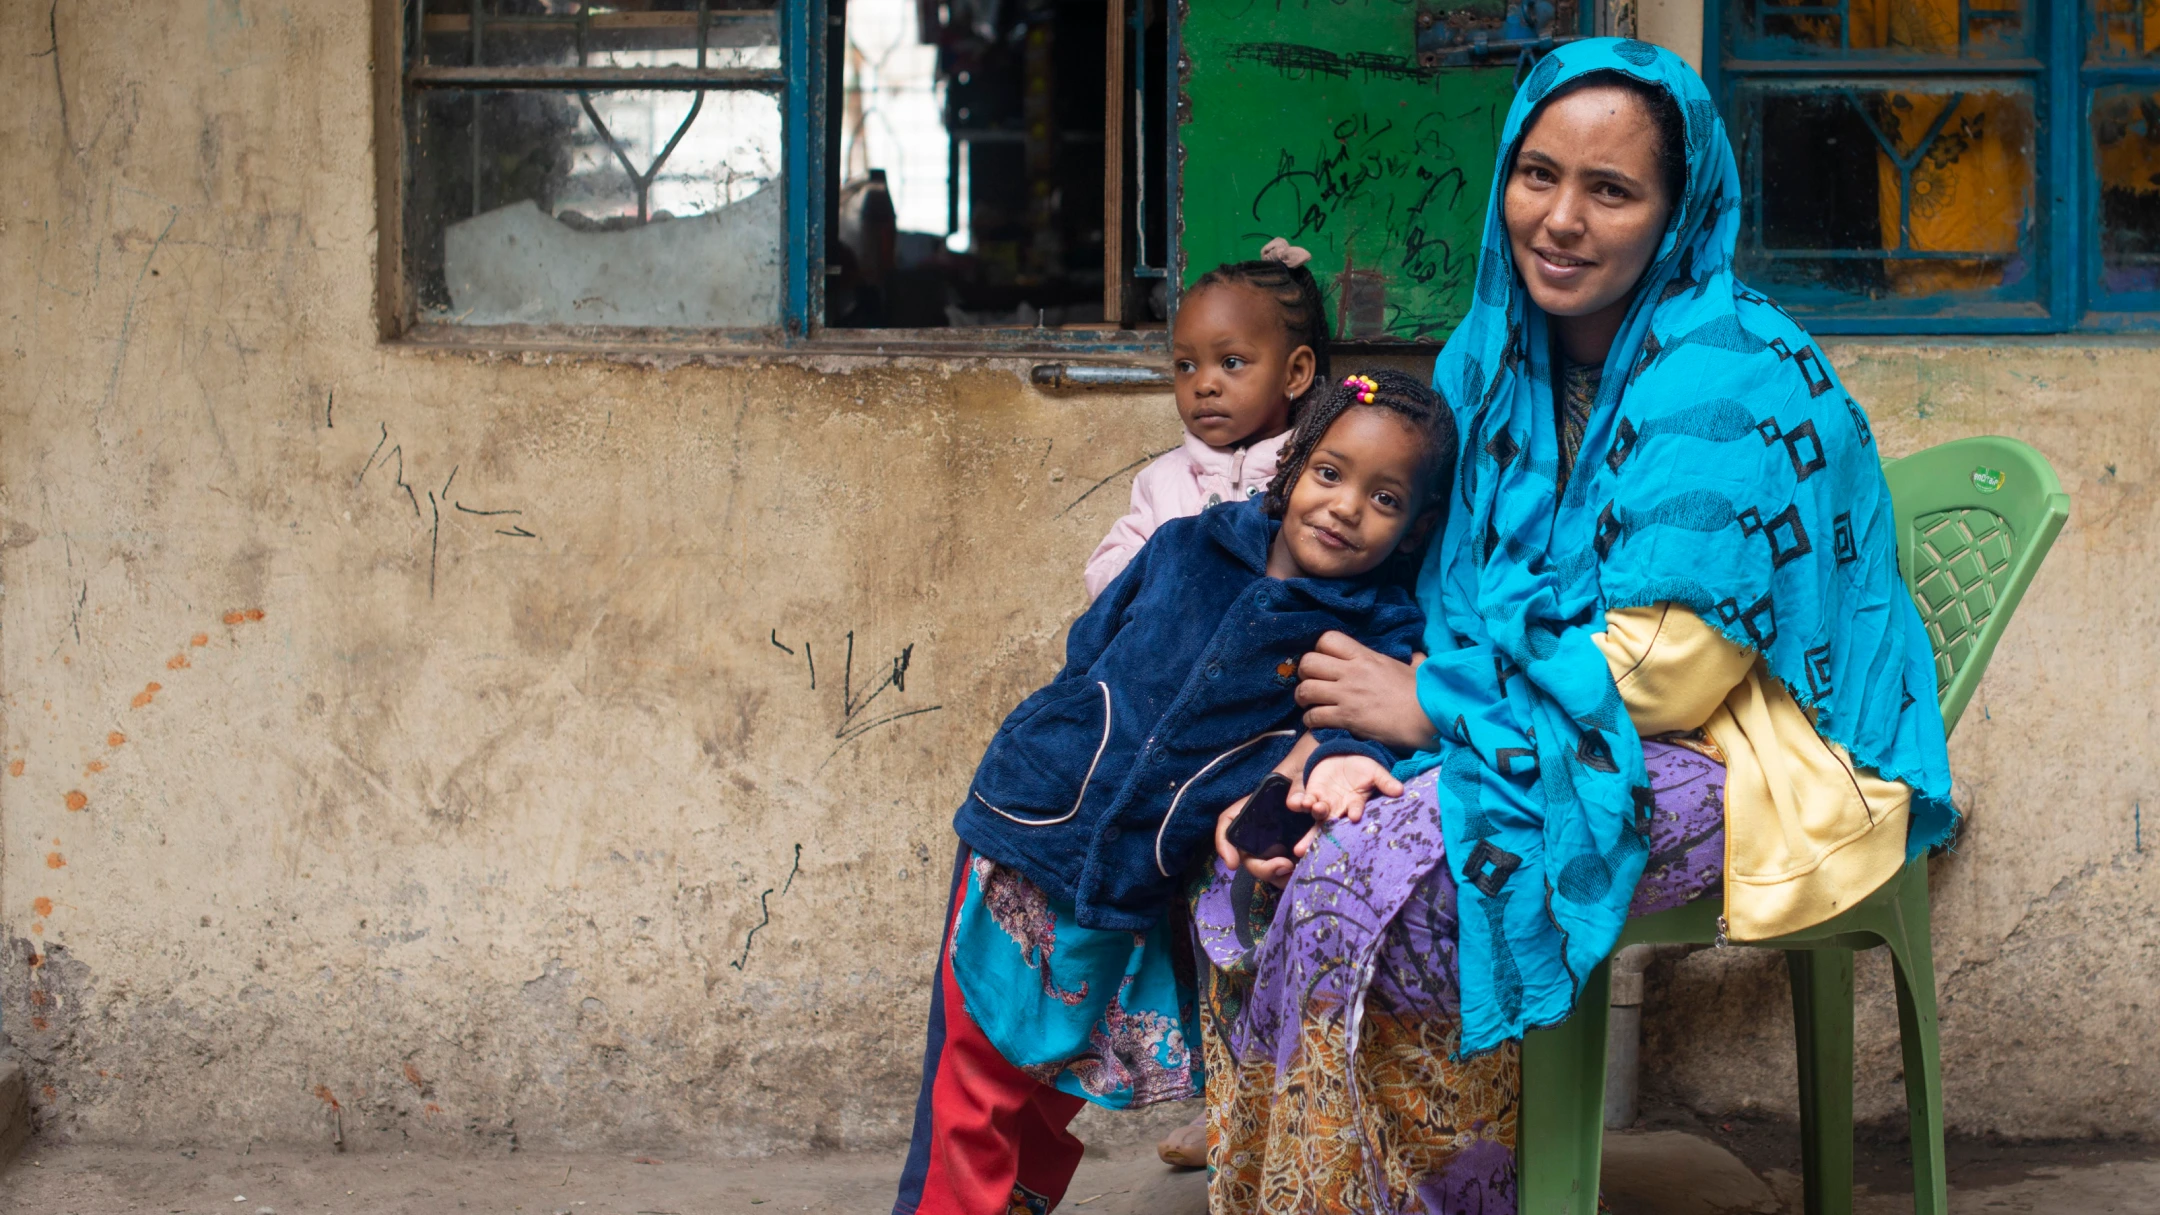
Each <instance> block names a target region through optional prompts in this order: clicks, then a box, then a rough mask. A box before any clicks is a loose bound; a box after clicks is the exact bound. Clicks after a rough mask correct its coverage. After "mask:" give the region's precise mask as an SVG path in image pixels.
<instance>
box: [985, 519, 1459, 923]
mask: <svg viewBox="0 0 2160 1215" xmlns="http://www.w3.org/2000/svg"><path fill="white" fill-rule="evenodd" d="M1280 526H1281V525H1280V524H1278V523H1277V522H1276V521H1275V520H1272V519H1270V518H1268V517H1267V515H1266V514H1265V513H1264V512H1262V510H1261V508H1260V502H1259V501H1258V500H1251V501H1245V502H1226V503H1224V504H1222V505H1220V506H1216V507H1212V508H1210V509H1209V510H1207V511H1206V512H1205V513H1203V514H1201V515H1198V516H1195V517H1191V518H1181V519H1172V520H1169V521H1167V522H1165V523H1164V524H1163V525H1162V527H1161V529H1160V530H1158V531H1157V532H1156V533H1155V536H1154V538H1153V539H1151V540H1149V541H1148V543H1147V544H1146V546H1145V547H1143V548H1142V549H1141V550H1140V552H1139V554H1138V555H1137V556H1135V557H1134V558H1133V561H1132V563H1131V564H1130V565H1129V566H1127V567H1126V569H1125V572H1124V573H1122V574H1120V575H1119V576H1118V577H1117V579H1116V580H1115V581H1113V582H1112V583H1111V584H1110V585H1109V587H1108V588H1106V589H1105V590H1104V592H1103V594H1102V595H1101V596H1099V597H1098V598H1097V599H1096V600H1095V602H1094V604H1093V605H1092V606H1090V607H1089V608H1088V610H1087V612H1086V613H1085V614H1084V615H1082V616H1081V617H1080V619H1079V620H1077V621H1075V622H1074V623H1073V626H1072V628H1071V629H1070V630H1069V631H1068V632H1067V634H1066V638H1065V653H1066V659H1065V669H1064V670H1062V671H1060V672H1059V673H1058V676H1057V678H1056V679H1054V680H1052V681H1051V682H1050V684H1049V686H1047V687H1045V688H1043V689H1041V690H1040V691H1038V692H1036V693H1035V694H1034V695H1032V696H1030V697H1028V698H1027V699H1026V700H1024V701H1022V702H1021V703H1020V706H1019V707H1018V708H1016V709H1014V710H1013V711H1012V714H1011V715H1010V716H1008V717H1007V718H1006V719H1005V724H1003V725H1002V726H1000V727H998V732H997V736H996V737H995V738H993V739H992V740H991V742H990V747H989V750H988V751H987V752H986V753H985V754H984V755H983V759H982V763H981V764H980V765H979V766H978V767H977V768H976V770H975V779H974V782H973V784H972V785H971V786H970V788H969V790H968V796H967V800H966V801H965V802H963V803H962V804H961V807H960V811H959V813H958V814H957V815H956V816H955V818H954V821H953V827H954V829H955V830H956V831H958V832H959V834H960V838H961V839H963V840H965V841H967V843H968V846H969V847H971V848H973V849H975V850H976V851H977V852H979V853H981V854H982V855H984V856H986V857H988V858H990V859H991V860H994V861H998V862H1000V863H1002V864H1006V865H1010V866H1012V867H1014V868H1015V869H1018V870H1020V871H1021V872H1022V873H1024V874H1026V875H1027V876H1028V878H1029V879H1030V880H1032V881H1034V882H1035V884H1036V885H1038V886H1040V887H1042V888H1043V890H1045V891H1046V892H1048V893H1049V894H1050V895H1051V897H1053V898H1056V899H1059V900H1062V901H1065V902H1068V903H1070V904H1071V905H1072V906H1073V908H1074V915H1075V918H1076V919H1078V921H1079V922H1080V923H1081V924H1082V925H1084V926H1086V927H1089V928H1113V929H1115V928H1122V929H1140V928H1144V927H1146V926H1148V925H1149V924H1151V923H1153V922H1154V920H1155V918H1156V917H1157V916H1158V915H1160V914H1161V912H1162V910H1163V908H1164V906H1165V905H1166V903H1167V902H1168V901H1169V900H1170V899H1171V898H1173V897H1175V895H1176V893H1177V885H1178V877H1179V875H1180V874H1182V872H1183V871H1184V869H1185V867H1186V864H1187V862H1188V861H1189V860H1190V859H1191V857H1192V856H1193V854H1194V852H1195V851H1196V850H1197V849H1198V848H1199V847H1200V846H1201V845H1202V844H1203V843H1205V842H1206V841H1208V840H1209V839H1211V838H1212V837H1213V834H1214V823H1215V817H1216V815H1217V814H1219V813H1220V812H1221V811H1222V809H1223V807H1224V806H1227V805H1228V804H1229V803H1231V802H1233V801H1236V800H1237V799H1238V798H1240V797H1243V796H1244V795H1245V794H1247V793H1250V792H1251V791H1252V789H1253V786H1255V785H1257V784H1258V783H1259V782H1260V778H1261V777H1262V776H1264V775H1265V774H1266V773H1267V772H1268V770H1269V769H1271V768H1273V767H1274V766H1275V765H1276V764H1277V763H1280V762H1281V761H1282V758H1283V756H1284V755H1286V754H1288V752H1289V749H1290V747H1291V745H1292V744H1293V743H1294V742H1295V741H1296V740H1297V735H1298V733H1299V731H1300V729H1301V726H1300V724H1299V712H1298V707H1297V703H1296V701H1295V699H1294V697H1293V694H1292V689H1293V687H1294V685H1295V684H1296V682H1297V660H1298V658H1299V656H1300V655H1302V654H1304V653H1305V652H1306V651H1308V650H1310V649H1312V647H1313V645H1314V644H1315V643H1316V642H1318V641H1319V639H1320V635H1321V634H1322V633H1325V632H1327V631H1328V630H1330V629H1336V630H1340V631H1341V632H1344V633H1347V634H1349V635H1350V636H1352V637H1355V638H1357V639H1358V640H1359V641H1361V642H1363V643H1365V644H1366V645H1368V646H1371V647H1372V648H1373V649H1375V650H1378V651H1379V652H1381V653H1383V654H1386V655H1388V656H1389V657H1391V658H1395V659H1399V660H1402V661H1408V660H1409V658H1410V655H1411V654H1412V652H1413V651H1414V650H1415V649H1416V647H1417V645H1418V642H1419V639H1420V636H1421V632H1422V629H1423V627H1424V618H1423V616H1422V614H1421V613H1420V612H1419V610H1418V608H1417V605H1416V603H1415V601H1414V600H1413V599H1412V597H1411V594H1410V592H1409V591H1408V590H1407V589H1406V588H1403V587H1401V586H1398V585H1394V584H1391V583H1389V582H1387V581H1386V580H1385V579H1383V578H1380V577H1378V576H1370V577H1366V578H1360V579H1344V580H1334V579H1316V578H1288V579H1278V578H1270V577H1268V576H1267V556H1268V548H1269V546H1270V545H1271V544H1272V543H1273V542H1274V539H1275V533H1276V531H1277V530H1279V528H1280ZM1313 733H1314V735H1315V736H1316V737H1318V738H1319V739H1320V742H1321V744H1322V747H1323V749H1324V751H1325V752H1326V753H1329V754H1344V753H1350V754H1365V755H1369V756H1371V757H1372V758H1373V759H1374V760H1376V761H1377V762H1379V763H1380V764H1382V765H1389V764H1392V763H1393V762H1394V761H1395V758H1396V757H1395V756H1394V755H1393V754H1392V753H1391V752H1389V751H1388V749H1387V748H1386V747H1383V746H1380V745H1378V744H1375V743H1366V742H1360V741H1357V740H1356V739H1354V738H1352V737H1351V736H1350V735H1349V734H1348V733H1346V732H1345V731H1341V730H1315V731H1313Z"/></svg>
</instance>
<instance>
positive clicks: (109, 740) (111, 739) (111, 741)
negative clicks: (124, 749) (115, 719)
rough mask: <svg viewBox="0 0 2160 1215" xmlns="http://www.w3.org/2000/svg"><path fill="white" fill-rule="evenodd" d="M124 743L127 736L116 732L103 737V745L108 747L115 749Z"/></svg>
mask: <svg viewBox="0 0 2160 1215" xmlns="http://www.w3.org/2000/svg"><path fill="white" fill-rule="evenodd" d="M126 741H127V735H125V734H122V733H121V732H120V731H118V730H114V731H113V732H112V733H110V734H107V735H106V736H105V745H106V746H108V747H117V746H119V745H120V744H122V743H124V742H126Z"/></svg>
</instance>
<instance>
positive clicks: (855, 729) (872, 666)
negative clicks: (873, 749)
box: [767, 629, 945, 770]
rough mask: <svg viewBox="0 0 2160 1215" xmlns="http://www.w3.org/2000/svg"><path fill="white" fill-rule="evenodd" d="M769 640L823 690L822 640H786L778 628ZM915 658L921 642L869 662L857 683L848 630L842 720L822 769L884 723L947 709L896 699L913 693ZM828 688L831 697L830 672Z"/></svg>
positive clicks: (843, 663) (851, 633)
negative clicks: (819, 667) (909, 676)
mask: <svg viewBox="0 0 2160 1215" xmlns="http://www.w3.org/2000/svg"><path fill="white" fill-rule="evenodd" d="M767 640H768V641H770V642H771V643H772V647H773V648H774V649H776V650H779V651H780V652H782V653H784V654H786V655H787V656H788V657H789V658H800V659H801V661H802V663H803V668H804V676H805V677H806V679H807V680H808V683H809V690H810V691H812V692H815V691H817V646H816V642H815V641H813V640H810V639H804V640H801V641H799V642H797V643H796V644H794V645H790V644H788V643H787V642H784V641H782V640H780V630H778V629H773V630H771V631H770V632H769V633H768V634H767ZM828 652H829V651H828ZM914 659H915V646H914V644H913V643H912V642H911V643H909V644H907V645H905V646H902V647H901V648H900V652H899V653H897V654H894V655H892V656H891V657H890V658H889V659H887V660H886V661H884V662H866V663H865V664H864V665H865V667H866V670H865V673H864V676H863V682H862V683H861V684H857V683H856V682H855V630H853V629H849V630H848V632H847V636H846V637H845V638H843V639H842V642H841V657H840V688H839V692H840V703H839V716H838V720H837V722H835V724H834V728H833V739H834V740H835V741H834V746H833V749H832V751H831V752H830V753H829V754H827V755H826V756H825V758H824V759H823V760H821V761H820V762H819V763H818V768H819V769H821V770H822V769H823V768H824V767H825V765H826V764H828V763H831V762H832V759H833V756H835V755H838V754H840V752H841V751H842V750H844V749H846V747H847V745H848V744H849V743H852V742H854V741H855V740H856V739H858V738H861V737H862V736H863V735H865V734H868V733H870V732H871V731H872V730H875V729H878V728H879V727H881V726H889V725H891V724H893V723H894V722H897V721H905V720H906V719H908V718H910V717H920V716H922V715H923V714H925V713H935V712H937V711H938V710H939V709H942V708H944V707H945V706H944V705H922V706H919V707H903V706H902V705H900V704H898V703H896V702H897V701H899V700H900V699H901V698H902V697H904V696H906V695H907V672H908V664H909V663H911V662H913V661H914ZM826 689H827V695H830V694H831V691H832V680H831V672H830V671H828V672H827V674H826ZM887 692H891V693H893V694H894V695H893V697H892V699H890V700H884V702H883V703H882V704H880V703H879V702H880V700H881V699H882V698H884V696H885V694H886V693H887ZM872 705H876V706H877V711H876V712H872V711H871V706H872Z"/></svg>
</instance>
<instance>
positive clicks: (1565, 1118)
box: [1517, 436, 2070, 1215]
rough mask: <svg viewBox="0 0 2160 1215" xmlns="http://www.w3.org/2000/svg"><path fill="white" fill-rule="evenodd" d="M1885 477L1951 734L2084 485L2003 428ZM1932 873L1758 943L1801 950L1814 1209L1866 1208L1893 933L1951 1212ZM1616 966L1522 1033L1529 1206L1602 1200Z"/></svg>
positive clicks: (1918, 1180) (1547, 1211)
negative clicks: (1884, 976)
mask: <svg viewBox="0 0 2160 1215" xmlns="http://www.w3.org/2000/svg"><path fill="white" fill-rule="evenodd" d="M1883 474H1884V476H1885V477H1887V478H1888V479H1889V482H1890V497H1891V500H1892V502H1893V503H1894V504H1895V506H1896V510H1897V545H1898V566H1899V568H1900V569H1902V570H1904V571H1905V575H1906V582H1907V584H1908V585H1909V587H1910V588H1911V590H1912V596H1913V604H1914V606H1916V607H1918V608H1919V609H1920V618H1921V619H1922V620H1923V621H1925V622H1926V624H1927V630H1928V637H1929V639H1930V641H1932V642H1933V644H1934V649H1935V674H1936V678H1937V680H1938V682H1939V683H1940V686H1941V687H1940V704H1941V706H1942V714H1943V728H1944V730H1945V731H1946V732H1947V731H1949V730H1951V729H1955V728H1956V726H1957V722H1958V718H1959V717H1960V716H1961V715H1962V714H1963V713H1964V711H1965V705H1966V702H1968V701H1970V700H1971V699H1972V694H1973V690H1974V689H1975V688H1977V687H1978V686H1979V683H1980V676H1981V673H1982V672H1983V671H1985V670H1986V669H1987V663H1988V658H1989V657H1990V656H1991V655H1993V654H1994V652H1995V643H1996V642H1998V641H1999V640H2001V639H2002V634H2003V630H2004V628H2006V627H2007V626H2008V625H2009V623H2010V617H2011V615H2012V613H2014V612H2015V611H2016V610H2017V605H2018V600H2019V599H2021V598H2022V597H2023V596H2024V594H2025V588H2026V587H2027V586H2028V585H2030V584H2031V583H2032V579H2033V575H2034V574H2035V573H2036V572H2038V570H2039V568H2040V562H2041V559H2042V558H2044V557H2046V556H2047V551H2048V548H2049V547H2050V546H2051V545H2053V544H2054V543H2055V537H2056V535H2057V534H2058V533H2060V532H2061V531H2062V527H2063V523H2064V521H2065V520H2067V519H2068V518H2069V517H2070V497H2069V495H2067V494H2065V493H2064V492H2063V490H2062V484H2061V482H2059V481H2058V480H2056V477H2055V470H2054V469H2053V468H2050V467H2049V466H2048V462H2047V461H2046V460H2045V459H2044V458H2042V457H2041V455H2040V453H2039V452H2037V451H2034V450H2033V449H2032V448H2030V447H2028V446H2026V445H2025V444H2023V443H2020V442H2018V441H2017V440H2016V439H2005V438H2000V437H1995V436H1987V437H1982V438H1972V439H1959V440H1957V441H1956V442H1952V443H1944V444H1942V445H1941V446H1939V447H1930V448H1928V449H1927V450H1925V451H1921V452H1917V453H1915V454H1913V455H1910V456H1907V457H1905V458H1904V459H1902V460H1894V461H1891V462H1889V463H1888V464H1886V465H1884V467H1883ZM1927 877H1928V875H1927V858H1925V857H1922V858H1920V859H1918V860H1915V861H1913V862H1912V863H1911V864H1910V865H1908V866H1906V867H1905V868H1904V869H1903V870H1902V871H1900V872H1899V873H1898V875H1897V876H1896V877H1894V878H1892V879H1890V880H1889V881H1888V882H1886V883H1884V884H1883V886H1882V888H1881V889H1879V890H1877V891H1875V893H1873V894H1871V895H1869V896H1868V897H1867V898H1866V899H1864V900H1862V901H1861V902H1860V903H1858V904H1856V905H1855V906H1853V907H1852V908H1850V909H1849V910H1847V911H1844V912H1842V913H1840V914H1839V915H1837V916H1836V917H1834V918H1832V919H1831V920H1829V921H1827V922H1825V923H1823V924H1820V925H1818V926H1816V927H1815V928H1812V929H1809V930H1807V931H1806V932H1801V933H1795V934H1793V935H1791V936H1787V937H1778V938H1775V939H1773V940H1766V941H1750V942H1746V945H1747V946H1749V947H1753V948H1764V949H1782V950H1784V951H1785V961H1786V965H1787V966H1788V967H1789V968H1790V970H1791V973H1792V993H1793V1029H1794V1038H1795V1039H1796V1041H1795V1043H1794V1047H1795V1050H1796V1052H1797V1054H1798V1056H1799V1063H1800V1067H1799V1072H1800V1134H1801V1173H1802V1179H1803V1184H1804V1187H1805V1190H1804V1192H1805V1195H1806V1198H1805V1204H1804V1207H1803V1209H1804V1210H1805V1211H1806V1215H1850V1212H1851V1211H1852V1198H1853V953H1854V951H1856V950H1861V949H1872V948H1874V947H1875V946H1877V945H1887V946H1889V947H1890V956H1891V959H1892V962H1893V965H1894V969H1895V972H1896V976H1897V1001H1898V1038H1899V1041H1900V1043H1901V1044H1902V1045H1903V1047H1904V1052H1905V1104H1906V1110H1907V1117H1908V1118H1909V1119H1910V1125H1911V1128H1912V1162H1913V1215H1948V1207H1947V1205H1946V1203H1947V1201H1948V1195H1947V1183H1946V1178H1945V1176H1944V1171H1943V1112H1942V1057H1941V1045H1940V1039H1939V1037H1938V1034H1937V1029H1936V1021H1935V965H1934V959H1933V954H1932V950H1931V945H1930V942H1929V939H1928V928H1929V925H1928V914H1929V913H1928V884H1927ZM1722 910H1723V904H1722V903H1721V902H1719V901H1717V900H1714V899H1705V900H1699V901H1697V902H1695V903H1691V904H1689V905H1687V906H1685V907H1678V908H1674V909H1673V910H1671V911H1665V912H1660V913H1658V914H1656V915H1649V916H1643V917H1641V918H1639V919H1634V920H1630V921H1629V922H1628V924H1627V926H1626V928H1625V929H1624V930H1623V931H1622V932H1621V934H1620V944H1621V945H1636V944H1668V943H1672V944H1703V945H1708V944H1712V943H1714V942H1715V941H1716V940H1717V939H1718V918H1719V913H1720V912H1721V911H1722ZM1610 967H1611V964H1610V963H1609V962H1608V963H1606V964H1604V965H1601V966H1599V967H1598V968H1597V969H1596V970H1595V971H1593V972H1591V975H1590V980H1589V982H1588V983H1586V984H1585V985H1584V987H1583V994H1582V999H1581V1003H1580V1005H1579V1006H1578V1007H1577V1009H1576V1012H1575V1015H1574V1016H1573V1017H1571V1018H1569V1019H1568V1020H1567V1022H1566V1023H1565V1024H1562V1025H1560V1026H1558V1027H1556V1028H1553V1029H1549V1030H1538V1031H1535V1032H1532V1033H1530V1034H1529V1035H1527V1036H1526V1037H1525V1039H1524V1041H1523V1051H1522V1070H1523V1076H1522V1118H1521V1123H1520V1128H1519V1129H1520V1138H1519V1140H1518V1143H1519V1152H1520V1154H1519V1157H1518V1159H1519V1169H1518V1174H1517V1176H1518V1180H1517V1186H1518V1194H1519V1195H1520V1198H1519V1210H1520V1211H1521V1212H1522V1215H1594V1213H1595V1211H1596V1210H1597V1198H1598V1166H1599V1161H1600V1156H1601V1155H1602V1152H1603V1147H1604V1135H1605V1128H1604V1108H1605V1032H1606V1014H1607V1008H1608V1005H1609V1003H1610V1001H1611V974H1610Z"/></svg>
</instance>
